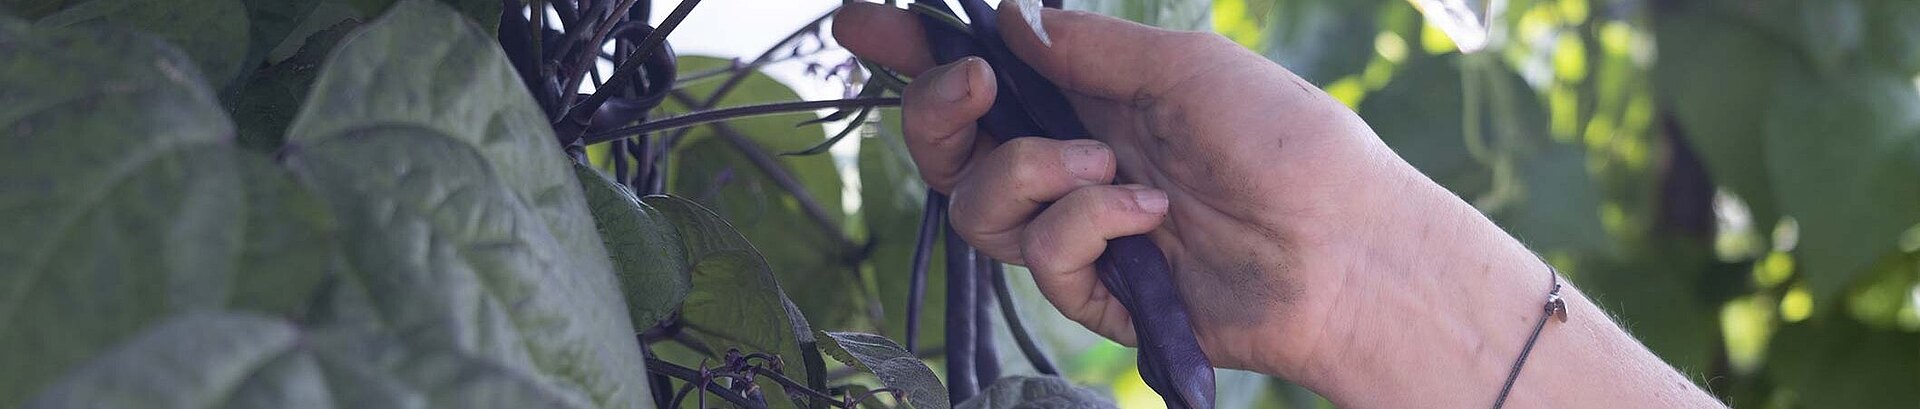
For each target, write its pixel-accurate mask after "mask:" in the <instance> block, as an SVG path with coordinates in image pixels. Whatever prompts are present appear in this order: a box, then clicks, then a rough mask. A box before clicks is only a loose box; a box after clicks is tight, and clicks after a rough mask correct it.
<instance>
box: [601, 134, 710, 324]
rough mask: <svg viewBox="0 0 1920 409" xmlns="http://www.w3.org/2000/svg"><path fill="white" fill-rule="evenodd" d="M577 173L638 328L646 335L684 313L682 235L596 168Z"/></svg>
mask: <svg viewBox="0 0 1920 409" xmlns="http://www.w3.org/2000/svg"><path fill="white" fill-rule="evenodd" d="M573 171H574V174H575V175H576V176H577V177H579V178H580V185H581V187H582V188H584V189H586V194H587V204H588V207H589V208H590V209H592V210H593V219H594V225H595V226H598V227H599V229H600V240H601V241H602V242H604V243H606V245H607V252H608V253H610V254H612V255H613V266H614V271H615V272H616V273H618V274H619V275H620V287H621V290H622V291H621V292H622V293H624V294H626V296H627V311H628V314H630V315H632V316H633V327H634V329H637V330H641V331H645V330H646V329H647V328H652V327H653V326H654V325H655V324H657V323H659V322H660V320H662V319H665V318H667V316H669V315H671V314H673V312H674V311H675V310H678V309H680V302H681V301H684V300H686V299H687V291H688V288H689V287H690V286H691V285H692V284H691V282H692V280H693V278H692V277H690V275H691V274H692V269H693V266H692V265H690V264H691V263H690V261H688V260H687V253H686V248H684V247H682V245H681V241H680V233H679V232H678V231H677V230H674V227H673V223H672V222H669V221H668V220H667V217H666V216H665V215H662V214H660V211H659V210H654V209H653V207H652V206H648V205H647V204H645V203H641V202H640V198H639V197H635V196H634V195H633V191H631V190H627V187H626V186H622V185H620V183H619V182H616V181H614V180H613V178H610V177H607V175H605V174H602V173H600V171H598V170H594V169H593V167H591V166H587V165H584V164H579V163H575V164H574V165H573Z"/></svg>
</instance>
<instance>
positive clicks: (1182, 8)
mask: <svg viewBox="0 0 1920 409" xmlns="http://www.w3.org/2000/svg"><path fill="white" fill-rule="evenodd" d="M1066 9H1068V10H1086V11H1091V12H1095V13H1100V14H1105V15H1109V16H1114V17H1119V18H1124V19H1127V20H1133V21H1135V22H1139V23H1141V24H1146V25H1150V26H1155V27H1160V28H1167V29H1173V30H1188V31H1208V30H1211V29H1212V28H1213V1H1212V0H1067V1H1066Z"/></svg>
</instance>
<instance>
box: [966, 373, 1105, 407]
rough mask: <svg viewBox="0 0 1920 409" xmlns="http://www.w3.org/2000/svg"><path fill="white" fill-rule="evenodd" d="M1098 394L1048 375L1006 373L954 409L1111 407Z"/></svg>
mask: <svg viewBox="0 0 1920 409" xmlns="http://www.w3.org/2000/svg"><path fill="white" fill-rule="evenodd" d="M1113 407H1115V406H1114V404H1113V402H1111V401H1108V400H1107V398H1105V397H1102V396H1100V394H1099V393H1097V392H1094V391H1091V390H1087V389H1086V388H1082V387H1079V386H1077V385H1074V384H1073V383H1072V382H1068V381H1067V380H1066V379H1062V378H1056V377H1051V376H1008V377H1003V378H1000V380H998V381H994V382H993V386H988V387H987V389H986V390H983V391H980V395H978V396H974V397H973V398H972V399H967V401H966V402H960V404H959V405H958V406H954V409H1013V408H1022V409H1092V408H1113Z"/></svg>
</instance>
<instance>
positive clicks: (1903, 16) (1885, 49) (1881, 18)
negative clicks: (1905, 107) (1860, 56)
mask: <svg viewBox="0 0 1920 409" xmlns="http://www.w3.org/2000/svg"><path fill="white" fill-rule="evenodd" d="M1867 7H1868V11H1867V16H1868V17H1867V18H1868V19H1869V21H1870V24H1871V27H1872V28H1870V30H1872V31H1870V32H1869V33H1868V34H1867V44H1868V48H1867V58H1872V59H1874V60H1876V61H1879V62H1880V63H1881V64H1885V66H1886V67H1887V68H1890V69H1895V70H1901V72H1905V73H1908V74H1917V73H1920V24H1913V22H1915V21H1920V2H1915V1H1910V0H1879V1H1873V2H1870V3H1868V5H1867Z"/></svg>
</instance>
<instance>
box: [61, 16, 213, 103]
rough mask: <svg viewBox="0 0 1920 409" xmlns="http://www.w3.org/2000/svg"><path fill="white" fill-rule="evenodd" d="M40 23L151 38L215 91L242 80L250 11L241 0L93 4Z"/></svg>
mask: <svg viewBox="0 0 1920 409" xmlns="http://www.w3.org/2000/svg"><path fill="white" fill-rule="evenodd" d="M38 24H40V25H44V26H51V27H70V26H76V25H106V26H113V27H116V28H126V29H133V30H139V31H145V32H149V33H153V34H154V35H158V36H160V38H163V39H166V40H167V42H170V43H173V44H174V45H177V46H179V47H180V49H182V50H185V51H186V52H187V55H188V56H191V57H193V61H194V62H195V63H197V64H199V65H200V71H201V72H202V73H204V74H206V78H207V80H208V81H210V82H212V83H213V84H214V85H216V86H217V85H222V84H226V83H227V82H228V81H232V80H233V79H234V78H236V77H238V75H239V74H240V70H241V68H242V67H243V66H244V65H245V60H246V58H247V45H248V40H247V38H248V33H247V30H248V28H247V27H248V25H247V8H246V6H244V5H242V4H241V3H240V0H91V1H86V2H82V3H79V4H77V5H74V6H73V7H71V8H68V9H66V10H61V11H60V12H59V13H55V14H53V15H50V16H47V17H46V18H44V19H41V20H40V22H39V23H38Z"/></svg>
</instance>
